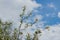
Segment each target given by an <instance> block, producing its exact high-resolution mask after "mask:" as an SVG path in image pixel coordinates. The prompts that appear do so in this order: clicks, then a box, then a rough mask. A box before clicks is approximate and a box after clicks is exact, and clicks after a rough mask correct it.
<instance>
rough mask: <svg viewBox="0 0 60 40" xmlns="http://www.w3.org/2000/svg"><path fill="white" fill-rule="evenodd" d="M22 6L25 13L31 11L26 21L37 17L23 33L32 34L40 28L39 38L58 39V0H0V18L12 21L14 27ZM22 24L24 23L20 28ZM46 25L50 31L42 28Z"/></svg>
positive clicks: (59, 3)
mask: <svg viewBox="0 0 60 40" xmlns="http://www.w3.org/2000/svg"><path fill="white" fill-rule="evenodd" d="M23 6H26V11H25V15H27V14H29V13H30V12H31V11H33V12H32V16H31V17H30V18H29V19H28V21H27V22H33V21H34V20H35V19H36V18H37V19H39V21H38V23H36V24H35V25H33V27H31V28H30V27H29V28H27V29H26V30H24V31H25V33H24V34H26V33H27V32H29V33H31V34H32V33H33V31H34V30H35V29H38V28H40V29H41V31H42V36H41V37H40V39H39V40H60V0H0V19H2V20H3V21H12V22H13V26H14V27H16V26H19V15H20V14H21V13H22V7H23ZM24 26H25V23H24V24H23V25H22V28H21V29H24ZM47 26H49V27H50V28H49V30H50V31H48V30H47V29H43V28H45V27H47ZM24 31H23V32H24ZM23 40H24V39H23Z"/></svg>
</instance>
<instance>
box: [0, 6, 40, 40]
mask: <svg viewBox="0 0 60 40" xmlns="http://www.w3.org/2000/svg"><path fill="white" fill-rule="evenodd" d="M25 10H26V6H24V7H23V10H22V11H23V12H22V14H20V26H19V27H18V28H14V30H12V28H13V27H12V22H8V21H6V22H2V20H0V40H22V39H21V38H20V36H21V35H23V32H21V27H22V24H23V23H24V21H25V20H26V19H28V18H29V17H30V16H31V15H32V12H30V13H29V14H28V15H27V16H26V15H25V14H24V13H25ZM37 21H38V19H35V21H34V22H33V23H26V26H25V28H28V27H29V24H31V25H30V26H32V25H34V24H35V23H37ZM38 33H41V31H40V30H37V31H36V32H35V33H34V37H33V39H32V38H31V36H30V34H29V33H27V36H26V40H38Z"/></svg>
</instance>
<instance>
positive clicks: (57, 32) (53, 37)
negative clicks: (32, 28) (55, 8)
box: [39, 24, 60, 40]
mask: <svg viewBox="0 0 60 40" xmlns="http://www.w3.org/2000/svg"><path fill="white" fill-rule="evenodd" d="M49 29H50V30H49V31H47V30H46V29H45V30H43V31H42V36H40V39H39V40H60V24H58V25H52V26H50V28H49Z"/></svg>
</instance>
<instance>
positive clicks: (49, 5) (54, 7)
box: [47, 3, 57, 10]
mask: <svg viewBox="0 0 60 40" xmlns="http://www.w3.org/2000/svg"><path fill="white" fill-rule="evenodd" d="M47 6H48V7H50V8H53V9H55V10H56V9H57V8H56V6H55V5H54V3H49V4H47Z"/></svg>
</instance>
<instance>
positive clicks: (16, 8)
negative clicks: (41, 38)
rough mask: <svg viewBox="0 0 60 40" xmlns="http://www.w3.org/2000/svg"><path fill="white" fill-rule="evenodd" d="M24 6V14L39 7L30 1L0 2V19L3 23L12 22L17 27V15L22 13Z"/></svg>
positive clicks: (3, 0) (12, 0) (13, 0)
mask: <svg viewBox="0 0 60 40" xmlns="http://www.w3.org/2000/svg"><path fill="white" fill-rule="evenodd" d="M24 5H25V6H26V12H25V13H26V14H27V13H29V12H31V11H32V10H34V8H37V7H40V6H41V5H40V4H38V3H36V2H35V1H32V0H0V18H1V19H2V20H3V21H6V20H12V21H13V22H15V23H16V25H18V24H19V14H20V13H22V7H23V6H24ZM16 25H15V26H16Z"/></svg>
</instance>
